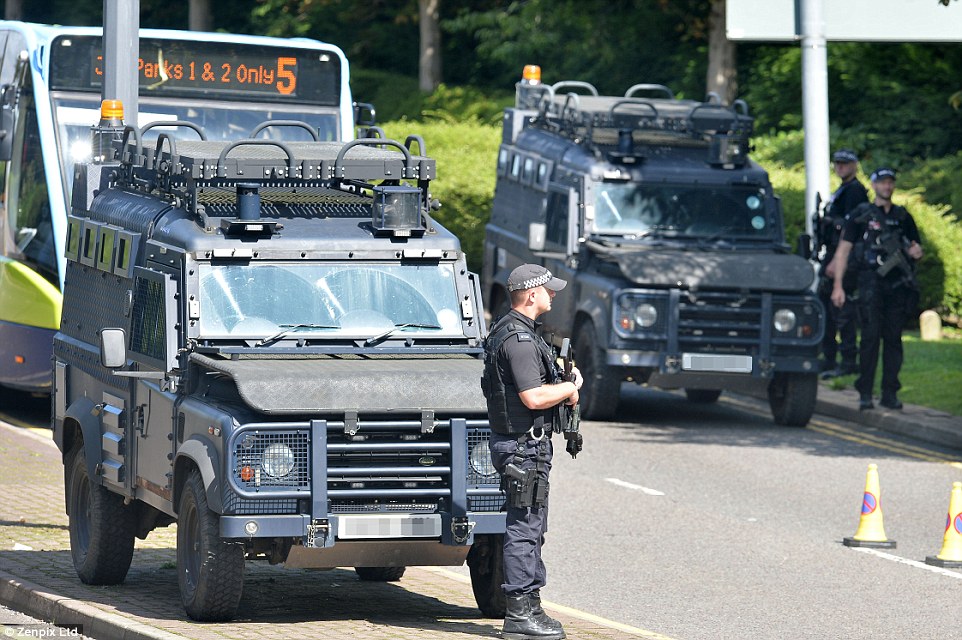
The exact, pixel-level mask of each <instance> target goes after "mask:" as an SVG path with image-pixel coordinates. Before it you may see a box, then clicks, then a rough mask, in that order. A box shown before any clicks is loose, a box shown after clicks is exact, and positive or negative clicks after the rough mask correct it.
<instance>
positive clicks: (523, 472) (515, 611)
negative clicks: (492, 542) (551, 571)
mask: <svg viewBox="0 0 962 640" xmlns="http://www.w3.org/2000/svg"><path fill="white" fill-rule="evenodd" d="M566 284H567V283H566V282H565V281H564V280H561V279H560V278H556V277H554V276H553V275H552V274H551V272H550V271H548V270H547V269H545V268H544V267H542V266H539V265H534V264H524V265H521V266H520V267H518V268H516V269H515V270H514V271H512V272H511V274H510V275H509V276H508V292H509V295H510V296H511V310H510V311H509V312H508V313H507V314H505V315H504V316H503V317H502V318H500V319H498V320H497V321H496V322H495V323H494V326H492V327H491V331H490V333H489V334H488V338H487V340H486V341H485V369H484V375H483V378H482V381H481V383H482V385H481V386H482V389H483V391H484V395H485V398H486V399H487V403H488V418H489V421H490V423H491V429H492V434H491V459H492V462H493V463H494V466H495V468H496V469H497V470H498V472H499V473H501V475H502V478H503V479H502V488H503V489H504V490H505V493H506V496H507V503H506V509H507V523H506V525H507V526H506V529H505V535H504V584H503V585H502V588H503V589H504V593H505V599H506V605H507V606H506V610H507V612H506V615H505V619H504V628H503V637H504V638H506V639H508V640H532V639H538V640H558V639H560V638H564V637H565V632H564V629H563V628H562V626H561V623H560V622H558V621H557V620H555V619H553V618H550V617H548V615H547V614H546V613H545V612H544V609H543V608H542V607H541V593H540V590H541V587H543V586H544V585H545V582H546V579H547V576H546V572H545V566H544V562H542V560H541V546H542V545H543V544H544V534H545V532H546V531H547V529H548V476H549V474H550V472H551V457H552V453H553V449H552V444H551V434H552V431H555V430H557V428H558V426H559V424H558V421H559V419H560V408H561V405H562V404H564V403H567V404H568V405H571V406H573V405H575V404H577V402H578V390H579V389H580V388H581V383H582V378H581V374H580V372H578V370H577V368H573V373H574V375H573V378H574V382H563V381H562V380H561V375H560V374H561V372H560V371H559V370H558V366H557V361H556V355H555V353H554V350H553V349H552V348H551V347H549V346H548V345H547V344H546V343H545V341H544V340H543V339H542V338H541V337H540V336H539V335H538V334H537V333H536V331H537V329H538V327H539V326H540V324H541V323H539V322H537V321H536V319H537V317H538V316H540V315H541V314H543V313H545V312H547V311H549V310H550V309H551V300H552V298H554V296H555V294H556V293H557V292H558V291H561V290H562V289H564V287H565V285H566Z"/></svg>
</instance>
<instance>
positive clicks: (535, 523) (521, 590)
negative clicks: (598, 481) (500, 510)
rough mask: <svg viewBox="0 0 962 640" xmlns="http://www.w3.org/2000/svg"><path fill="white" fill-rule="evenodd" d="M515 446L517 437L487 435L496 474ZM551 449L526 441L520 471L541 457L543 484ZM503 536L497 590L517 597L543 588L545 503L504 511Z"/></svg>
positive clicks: (532, 466) (545, 576)
mask: <svg viewBox="0 0 962 640" xmlns="http://www.w3.org/2000/svg"><path fill="white" fill-rule="evenodd" d="M517 446H518V438H517V436H503V435H500V434H497V433H492V434H491V462H492V463H494V468H495V469H497V470H498V472H499V473H501V472H503V470H504V468H505V466H506V465H507V464H508V463H509V462H511V461H512V459H513V458H514V453H515V449H517ZM552 454H553V449H552V446H551V439H550V438H548V437H547V436H546V437H545V438H544V439H542V440H533V439H531V438H528V439H527V440H526V441H525V443H524V460H523V462H522V464H521V468H522V469H535V468H537V456H538V455H540V456H541V457H542V473H541V474H540V477H541V478H543V479H544V480H545V481H547V480H548V475H549V473H550V472H551V457H552ZM506 520H507V522H506V529H505V533H504V584H503V585H501V588H502V589H503V590H504V593H505V595H507V596H520V595H524V594H527V593H531V592H532V591H536V590H538V589H540V588H541V587H543V586H544V585H545V584H546V583H547V580H548V574H547V571H546V570H545V566H544V562H543V561H542V560H541V547H542V546H543V545H544V534H545V532H547V531H548V502H547V499H546V500H545V503H544V504H543V505H541V506H540V507H528V508H525V509H521V508H517V507H508V508H507V518H506Z"/></svg>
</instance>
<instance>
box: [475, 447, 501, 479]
mask: <svg viewBox="0 0 962 640" xmlns="http://www.w3.org/2000/svg"><path fill="white" fill-rule="evenodd" d="M468 461H469V462H470V463H471V468H472V469H473V470H474V472H475V473H476V474H478V475H479V476H483V477H485V478H490V477H492V476H495V475H497V473H498V472H497V470H496V469H495V468H494V464H493V463H492V462H491V447H490V446H488V441H487V440H482V441H481V442H479V443H478V444H476V445H474V446H473V447H471V453H470V454H469V455H468Z"/></svg>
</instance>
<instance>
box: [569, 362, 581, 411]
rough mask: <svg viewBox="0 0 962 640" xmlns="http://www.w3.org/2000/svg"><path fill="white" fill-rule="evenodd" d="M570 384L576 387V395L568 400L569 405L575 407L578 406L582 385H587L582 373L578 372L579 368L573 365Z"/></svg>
mask: <svg viewBox="0 0 962 640" xmlns="http://www.w3.org/2000/svg"><path fill="white" fill-rule="evenodd" d="M568 382H570V383H571V384H573V385H574V386H575V393H574V395H573V396H571V397H569V398H568V401H567V404H569V405H571V406H574V405H576V404H578V396H579V393H578V392H579V391H581V385H583V384H584V383H585V379H584V377H582V375H581V371H579V370H578V367H576V366H574V365H572V367H571V374H570V379H569V380H568Z"/></svg>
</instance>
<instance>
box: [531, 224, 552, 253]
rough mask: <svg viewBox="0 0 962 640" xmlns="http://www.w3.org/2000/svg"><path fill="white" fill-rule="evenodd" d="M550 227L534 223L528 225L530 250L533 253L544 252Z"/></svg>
mask: <svg viewBox="0 0 962 640" xmlns="http://www.w3.org/2000/svg"><path fill="white" fill-rule="evenodd" d="M547 230H548V225H546V224H545V223H543V222H532V223H531V224H530V225H528V249H530V250H531V251H544V239H545V235H547Z"/></svg>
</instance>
